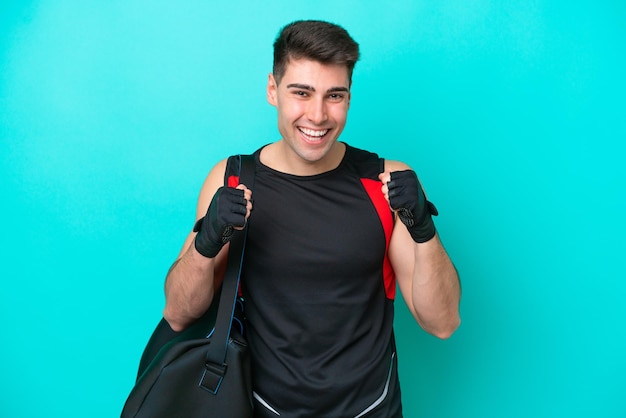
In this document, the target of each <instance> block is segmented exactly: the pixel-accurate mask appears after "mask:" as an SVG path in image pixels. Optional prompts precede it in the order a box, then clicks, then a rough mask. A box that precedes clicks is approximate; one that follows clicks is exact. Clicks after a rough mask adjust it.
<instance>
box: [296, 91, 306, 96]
mask: <svg viewBox="0 0 626 418" xmlns="http://www.w3.org/2000/svg"><path fill="white" fill-rule="evenodd" d="M295 93H296V95H297V96H302V97H306V96H307V92H306V91H302V90H296V92H295Z"/></svg>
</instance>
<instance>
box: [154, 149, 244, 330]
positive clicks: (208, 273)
mask: <svg viewBox="0 0 626 418" xmlns="http://www.w3.org/2000/svg"><path fill="white" fill-rule="evenodd" d="M225 170H226V160H223V161H221V162H219V163H218V164H217V165H216V166H215V167H214V168H213V169H212V170H211V172H210V173H209V175H208V176H207V178H206V180H205V182H204V184H203V186H202V189H201V191H200V197H199V198H198V205H197V208H196V219H198V220H202V222H201V223H199V224H196V226H197V227H196V228H194V231H192V232H191V233H190V234H189V235H188V236H187V239H186V240H185V243H184V245H183V248H182V250H181V252H180V254H179V256H178V259H177V260H176V261H175V262H174V264H173V265H172V267H171V268H170V270H169V272H168V274H167V278H166V280H165V309H164V310H163V317H164V318H165V319H166V320H167V322H168V323H169V324H170V326H171V327H172V329H173V330H174V331H181V330H183V329H185V328H186V327H187V326H189V325H191V323H193V322H194V320H196V319H197V318H199V317H201V316H202V315H203V314H204V313H205V312H206V310H207V309H208V308H209V306H210V304H211V301H212V300H213V295H214V293H215V289H217V288H218V287H219V285H220V283H221V280H222V279H223V276H224V272H225V269H226V261H227V257H228V246H229V245H228V243H227V241H228V234H227V229H228V227H232V226H234V227H240V226H241V225H239V223H241V222H245V221H244V219H246V220H247V218H248V216H249V215H250V210H251V209H252V206H251V203H250V202H251V191H250V190H248V189H247V188H246V187H245V186H243V185H239V186H237V189H240V190H242V191H234V192H233V189H230V190H228V193H226V192H224V191H223V189H221V187H222V186H223V185H224V173H225ZM238 194H241V195H242V197H243V198H244V199H245V201H244V202H242V203H241V205H239V204H237V205H233V202H232V201H233V200H236V199H239V195H238ZM222 195H223V196H222ZM218 196H219V197H220V198H219V199H217V197H218ZM233 217H234V218H233ZM244 217H245V218H244ZM238 218H241V221H237V220H235V221H234V222H233V219H238ZM198 228H200V229H199V231H198ZM211 228H212V229H211Z"/></svg>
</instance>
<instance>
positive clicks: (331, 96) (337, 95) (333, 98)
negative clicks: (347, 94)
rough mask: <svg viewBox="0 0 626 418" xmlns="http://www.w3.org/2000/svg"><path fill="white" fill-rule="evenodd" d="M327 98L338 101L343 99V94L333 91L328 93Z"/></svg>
mask: <svg viewBox="0 0 626 418" xmlns="http://www.w3.org/2000/svg"><path fill="white" fill-rule="evenodd" d="M328 98H329V99H330V100H332V101H335V102H338V101H341V100H343V94H336V93H333V94H331V95H329V96H328Z"/></svg>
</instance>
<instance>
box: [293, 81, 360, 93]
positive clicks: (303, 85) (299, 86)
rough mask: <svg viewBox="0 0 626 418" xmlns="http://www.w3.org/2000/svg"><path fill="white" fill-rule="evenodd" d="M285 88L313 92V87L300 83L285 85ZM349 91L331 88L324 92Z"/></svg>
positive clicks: (345, 88) (343, 88)
mask: <svg viewBox="0 0 626 418" xmlns="http://www.w3.org/2000/svg"><path fill="white" fill-rule="evenodd" d="M287 88H288V89H289V88H296V89H302V90H308V91H315V87H313V86H309V85H308V84H300V83H291V84H287ZM349 91H350V90H349V89H348V88H347V87H331V88H329V89H328V90H326V93H337V92H346V93H347V92H349Z"/></svg>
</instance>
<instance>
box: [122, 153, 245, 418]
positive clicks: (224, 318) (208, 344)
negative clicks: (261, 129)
mask: <svg viewBox="0 0 626 418" xmlns="http://www.w3.org/2000/svg"><path fill="white" fill-rule="evenodd" d="M239 158H240V179H241V180H240V182H241V183H244V184H246V185H247V186H248V187H250V188H251V187H252V183H253V180H254V160H253V158H252V156H248V155H244V156H239ZM246 232H247V228H245V229H244V230H243V231H235V234H234V235H233V237H232V239H231V241H230V248H229V254H228V265H227V269H226V274H225V276H224V281H223V284H222V290H221V293H218V292H216V296H215V297H214V300H213V302H212V303H211V306H210V308H209V309H208V311H207V312H206V313H205V314H204V315H203V316H202V318H200V319H199V320H197V321H196V322H194V324H193V325H191V326H190V327H188V328H187V329H185V330H184V331H182V332H179V333H177V332H175V331H173V330H172V329H171V328H170V326H169V324H168V323H167V322H166V321H165V319H161V322H159V324H158V325H157V327H156V329H155V331H154V333H153V334H152V337H151V338H150V341H149V342H148V344H147V346H146V348H145V350H144V353H143V355H142V358H141V361H140V365H139V373H138V378H137V382H136V383H135V386H134V387H133V389H132V391H131V393H130V395H129V396H128V399H127V400H126V403H125V405H124V409H123V411H122V414H121V417H122V418H131V417H133V418H144V417H145V418H196V417H198V418H200V417H214V418H248V417H252V409H253V406H252V379H251V365H250V354H249V352H248V346H247V343H246V340H245V338H244V317H243V303H242V301H241V299H240V298H239V297H238V295H237V293H238V288H239V277H240V272H241V263H242V260H243V251H244V247H245V236H246ZM218 294H219V297H218ZM214 324H215V326H214Z"/></svg>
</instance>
